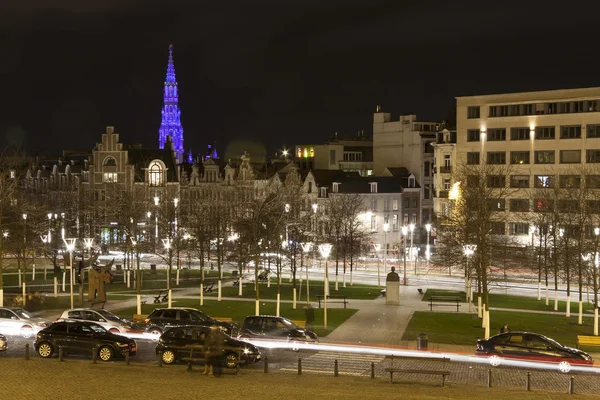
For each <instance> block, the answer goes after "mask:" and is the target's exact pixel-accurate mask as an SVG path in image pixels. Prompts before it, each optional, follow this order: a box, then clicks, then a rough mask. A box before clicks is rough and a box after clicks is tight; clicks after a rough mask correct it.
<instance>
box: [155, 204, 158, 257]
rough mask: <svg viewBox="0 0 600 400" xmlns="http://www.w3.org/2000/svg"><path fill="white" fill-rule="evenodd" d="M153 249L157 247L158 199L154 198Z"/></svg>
mask: <svg viewBox="0 0 600 400" xmlns="http://www.w3.org/2000/svg"><path fill="white" fill-rule="evenodd" d="M154 207H155V210H154V249H156V246H157V245H158V197H154Z"/></svg>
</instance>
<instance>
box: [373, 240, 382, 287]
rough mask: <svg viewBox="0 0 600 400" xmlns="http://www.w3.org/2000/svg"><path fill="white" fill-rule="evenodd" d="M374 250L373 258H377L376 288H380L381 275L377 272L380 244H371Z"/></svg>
mask: <svg viewBox="0 0 600 400" xmlns="http://www.w3.org/2000/svg"><path fill="white" fill-rule="evenodd" d="M373 248H374V249H375V256H377V286H378V287H381V273H380V272H379V250H381V243H373Z"/></svg>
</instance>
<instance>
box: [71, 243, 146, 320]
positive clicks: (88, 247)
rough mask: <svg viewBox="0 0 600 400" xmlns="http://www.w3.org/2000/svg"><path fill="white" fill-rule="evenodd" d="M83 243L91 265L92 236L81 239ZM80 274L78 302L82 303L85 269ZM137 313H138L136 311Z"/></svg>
mask: <svg viewBox="0 0 600 400" xmlns="http://www.w3.org/2000/svg"><path fill="white" fill-rule="evenodd" d="M83 244H84V245H85V248H86V249H87V251H88V256H89V257H90V259H89V260H90V265H89V266H88V267H91V266H92V245H93V244H94V238H84V239H83ZM81 260H82V261H83V257H81ZM80 274H81V275H80V276H79V302H80V303H83V282H84V279H83V277H84V275H85V270H83V269H82V270H81V271H80ZM138 314H139V313H138Z"/></svg>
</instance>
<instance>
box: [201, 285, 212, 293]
mask: <svg viewBox="0 0 600 400" xmlns="http://www.w3.org/2000/svg"><path fill="white" fill-rule="evenodd" d="M213 286H215V285H214V283H213V284H212V285H210V286H205V287H204V289H202V290H203V292H204V293H211V292H212V291H213Z"/></svg>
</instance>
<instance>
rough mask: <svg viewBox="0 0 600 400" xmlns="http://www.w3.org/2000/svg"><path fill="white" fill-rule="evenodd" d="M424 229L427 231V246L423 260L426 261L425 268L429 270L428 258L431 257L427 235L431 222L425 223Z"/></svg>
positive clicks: (429, 231)
mask: <svg viewBox="0 0 600 400" xmlns="http://www.w3.org/2000/svg"><path fill="white" fill-rule="evenodd" d="M425 230H426V231H427V247H425V260H426V262H427V266H426V268H427V270H429V259H430V258H431V247H429V236H430V234H431V224H425Z"/></svg>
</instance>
